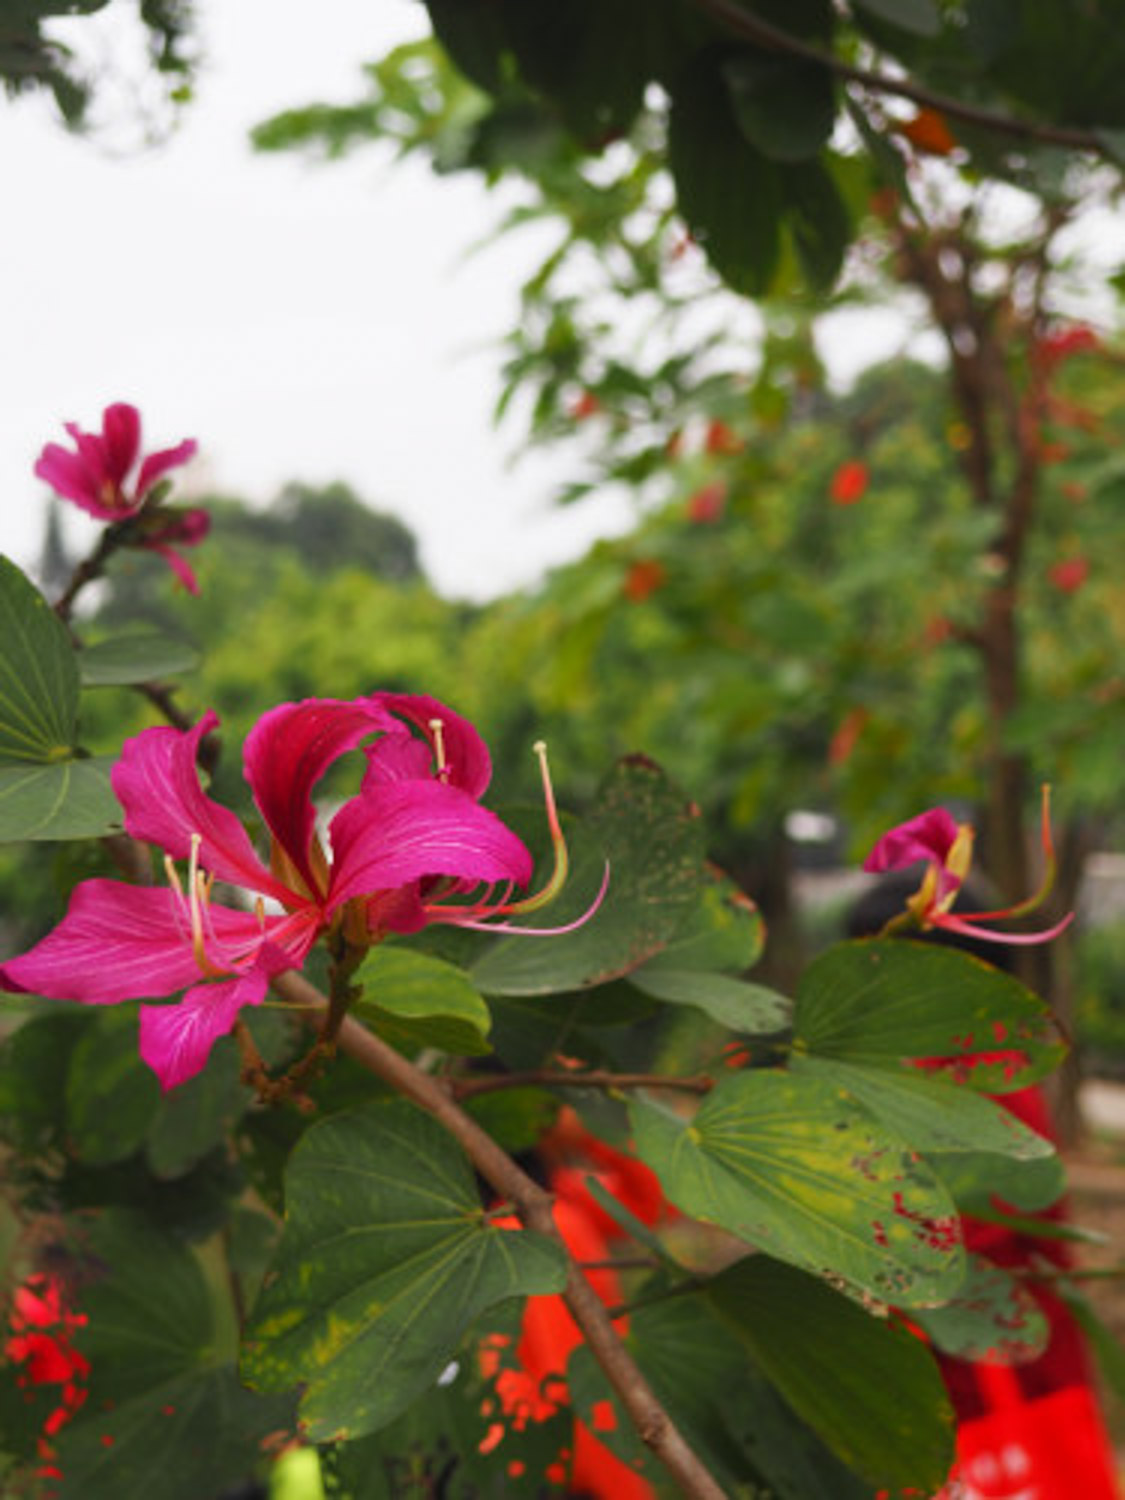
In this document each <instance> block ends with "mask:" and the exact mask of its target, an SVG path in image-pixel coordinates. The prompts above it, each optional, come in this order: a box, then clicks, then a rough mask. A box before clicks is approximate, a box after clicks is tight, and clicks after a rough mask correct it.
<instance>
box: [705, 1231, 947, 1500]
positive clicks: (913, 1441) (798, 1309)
mask: <svg viewBox="0 0 1125 1500" xmlns="http://www.w3.org/2000/svg"><path fill="white" fill-rule="evenodd" d="M707 1297H708V1300H709V1301H710V1302H711V1303H712V1305H713V1306H714V1307H715V1308H716V1310H717V1311H718V1312H719V1313H720V1315H721V1316H722V1317H723V1319H724V1320H725V1321H726V1323H727V1324H728V1326H729V1327H730V1328H731V1329H733V1331H734V1332H735V1333H736V1334H737V1336H738V1338H739V1339H740V1340H742V1342H743V1343H745V1344H746V1346H747V1347H748V1348H749V1350H750V1352H751V1354H752V1355H753V1357H754V1360H755V1362H756V1363H757V1364H758V1366H759V1368H760V1369H761V1370H762V1371H763V1372H764V1373H765V1375H766V1376H767V1377H768V1378H769V1379H770V1381H771V1382H772V1383H773V1384H774V1385H775V1386H776V1387H777V1389H778V1390H779V1391H780V1392H781V1394H782V1395H783V1396H784V1397H785V1399H786V1401H787V1402H788V1403H789V1405H790V1406H792V1408H793V1410H794V1411H795V1412H797V1413H798V1415H800V1416H801V1417H803V1418H804V1420H805V1421H806V1422H808V1423H809V1425H810V1426H811V1427H812V1428H813V1429H814V1430H815V1431H816V1432H818V1433H819V1434H820V1436H821V1437H822V1438H823V1439H824V1441H825V1442H826V1443H828V1444H829V1446H830V1447H831V1448H832V1449H833V1450H834V1451H835V1452H836V1453H838V1454H839V1455H840V1457H841V1458H842V1459H843V1460H844V1461H845V1463H847V1464H848V1466H849V1467H850V1468H853V1469H855V1470H857V1471H858V1472H859V1473H861V1474H864V1475H866V1476H867V1478H868V1479H870V1480H871V1481H872V1483H874V1484H877V1485H881V1486H887V1487H893V1488H895V1489H896V1490H897V1489H898V1488H900V1487H902V1488H912V1489H916V1490H917V1491H918V1492H920V1493H922V1494H932V1493H933V1492H934V1491H935V1490H937V1489H939V1488H940V1487H941V1485H942V1484H943V1483H944V1481H945V1477H946V1475H947V1474H948V1473H949V1468H950V1465H951V1463H952V1462H953V1456H954V1455H953V1436H954V1422H953V1413H952V1411H951V1409H950V1406H949V1402H948V1399H947V1398H946V1395H945V1389H944V1386H943V1384H942V1380H941V1376H940V1375H939V1373H938V1369H937V1366H936V1364H935V1363H934V1360H933V1358H932V1356H931V1355H930V1353H929V1351H928V1350H927V1349H926V1347H925V1345H924V1344H922V1343H921V1342H920V1341H919V1340H918V1339H917V1338H916V1337H914V1335H913V1334H910V1333H908V1332H907V1331H906V1330H905V1329H904V1328H901V1327H899V1326H898V1325H897V1324H896V1323H892V1322H889V1321H887V1320H886V1319H882V1318H876V1317H872V1316H871V1315H870V1314H869V1313H866V1312H864V1311H863V1309H862V1308H861V1307H859V1306H857V1305H856V1304H855V1303H854V1302H853V1301H851V1299H850V1298H847V1297H844V1296H841V1295H840V1294H839V1293H838V1292H834V1291H833V1290H832V1289H831V1287H829V1286H826V1285H825V1284H824V1283H823V1282H820V1281H817V1280H816V1279H815V1278H813V1277H810V1276H807V1275H804V1274H802V1273H801V1272H800V1271H796V1270H794V1269H793V1268H792V1267H790V1266H786V1265H782V1264H780V1263H779V1262H778V1261H775V1260H773V1259H771V1258H770V1257H769V1256H765V1255H755V1256H750V1257H747V1258H746V1259H745V1260H740V1261H738V1262H737V1263H736V1264H735V1265H733V1266H731V1267H730V1268H729V1269H728V1270H726V1271H723V1272H722V1273H721V1274H720V1275H719V1276H717V1277H715V1278H714V1280H712V1281H711V1282H710V1283H709V1284H708V1287H707Z"/></svg>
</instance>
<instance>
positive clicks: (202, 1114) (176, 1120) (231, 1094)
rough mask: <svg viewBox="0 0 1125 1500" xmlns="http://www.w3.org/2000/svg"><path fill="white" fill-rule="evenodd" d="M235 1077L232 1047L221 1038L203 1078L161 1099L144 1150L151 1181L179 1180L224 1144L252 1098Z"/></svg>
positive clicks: (237, 1070)
mask: <svg viewBox="0 0 1125 1500" xmlns="http://www.w3.org/2000/svg"><path fill="white" fill-rule="evenodd" d="M148 1071H149V1070H148V1069H147V1068H146V1069H145V1072H148ZM239 1073H240V1063H239V1058H238V1053H237V1051H236V1049H235V1047H234V1044H233V1043H232V1042H231V1041H230V1040H229V1039H228V1038H226V1037H221V1038H220V1039H219V1041H218V1042H217V1043H216V1045H215V1047H214V1049H213V1051H212V1053H211V1056H210V1057H209V1058H208V1060H207V1066H206V1067H205V1068H204V1069H203V1071H202V1073H197V1074H196V1075H195V1077H194V1078H189V1079H188V1080H187V1082H186V1083H182V1084H180V1085H179V1087H178V1088H174V1089H172V1090H171V1092H170V1093H167V1094H165V1095H164V1097H163V1099H162V1100H161V1102H160V1108H159V1109H158V1111H157V1113H156V1116H155V1119H154V1120H153V1122H152V1127H151V1129H150V1130H149V1132H148V1144H147V1146H146V1148H145V1149H146V1155H147V1157H148V1164H149V1167H150V1168H151V1170H152V1173H153V1175H154V1176H155V1177H161V1178H166V1179H172V1178H176V1177H182V1176H183V1174H184V1173H185V1172H190V1171H191V1169H192V1167H194V1166H195V1165H196V1164H197V1163H198V1162H201V1161H202V1160H203V1158H204V1157H205V1156H207V1155H208V1154H209V1153H210V1152H212V1151H213V1150H214V1149H215V1147H216V1146H218V1145H220V1144H221V1143H222V1142H223V1141H224V1140H225V1139H226V1137H227V1132H228V1131H229V1129H230V1128H231V1126H232V1125H233V1124H234V1122H235V1121H236V1120H237V1118H238V1116H239V1115H240V1114H241V1113H242V1111H243V1109H244V1108H245V1106H246V1104H247V1101H248V1099H249V1097H250V1095H249V1090H248V1089H246V1088H245V1087H244V1086H243V1084H242V1083H241V1081H240V1078H239Z"/></svg>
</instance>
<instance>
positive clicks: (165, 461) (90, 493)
mask: <svg viewBox="0 0 1125 1500" xmlns="http://www.w3.org/2000/svg"><path fill="white" fill-rule="evenodd" d="M64 425H65V427H66V430H67V432H68V433H69V434H70V437H71V440H72V442H73V444H74V447H73V448H64V447H63V446H62V445H61V444H59V443H48V444H47V445H46V447H45V448H44V449H43V451H42V453H40V455H39V458H38V461H37V462H36V465H35V473H36V475H37V477H38V478H40V479H42V480H43V481H44V482H45V483H46V484H49V485H50V486H51V488H52V489H53V490H54V491H55V493H56V494H57V495H61V496H62V498H63V499H64V500H70V501H71V502H72V503H73V504H75V505H77V506H78V507H79V509H81V510H84V511H86V513H87V514H88V515H91V516H93V517H94V518H95V519H96V520H98V521H105V522H106V523H107V524H110V525H112V524H114V523H116V522H120V521H128V520H133V519H137V520H138V521H139V522H140V523H141V535H140V537H139V539H138V541H137V543H136V545H138V546H141V547H146V548H149V549H150V550H151V551H154V552H159V553H160V554H161V556H162V557H164V559H165V561H166V562H167V563H168V564H169V566H170V567H171V568H172V570H173V572H175V574H176V576H177V577H178V578H179V579H180V580H181V581H182V582H183V583H184V585H185V586H186V587H187V588H188V589H190V590H191V592H192V593H196V592H197V587H196V582H195V575H194V574H193V573H192V571H191V569H190V568H189V567H188V565H187V563H185V562H184V560H183V558H181V557H180V556H179V554H178V553H176V552H173V551H172V549H171V547H170V545H169V544H170V543H171V542H179V544H180V545H181V546H185V547H191V546H195V545H196V544H197V543H198V542H201V541H202V540H203V538H204V537H205V536H206V534H207V531H208V528H209V526H210V517H209V516H208V514H207V512H206V511H204V510H199V509H195V510H188V511H179V512H163V513H161V512H160V510H159V508H157V509H155V510H154V509H149V508H146V502H148V501H150V500H151V498H152V495H153V491H154V489H155V487H156V485H157V484H158V483H159V481H160V480H162V479H163V478H164V477H165V475H167V474H168V472H169V471H170V470H172V469H175V468H179V467H180V465H181V464H186V463H187V462H188V461H189V460H190V459H192V458H193V457H194V456H195V452H196V446H197V445H196V443H195V440H194V439H193V438H186V439H185V440H184V441H183V442H182V443H178V444H177V445H176V446H175V447H174V448H162V449H160V450H159V451H158V452H156V453H150V454H148V455H147V456H146V457H144V458H141V417H140V413H139V412H138V411H137V408H136V407H135V406H130V405H129V404H128V403H127V402H125V401H117V402H114V404H113V405H112V406H107V407H106V409H105V411H104V412H103V413H102V430H101V432H100V434H99V433H90V432H83V431H82V429H81V428H80V427H79V426H78V425H77V423H75V422H67V423H65V424H64ZM138 461H139V467H138ZM134 470H136V476H135V478H133V480H132V483H131V484H130V476H131V475H133V472H134Z"/></svg>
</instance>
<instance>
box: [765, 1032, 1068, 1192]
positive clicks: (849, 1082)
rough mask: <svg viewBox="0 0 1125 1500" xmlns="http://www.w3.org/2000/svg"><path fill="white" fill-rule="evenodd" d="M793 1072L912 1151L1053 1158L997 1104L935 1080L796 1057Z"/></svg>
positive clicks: (1037, 1137) (1050, 1148)
mask: <svg viewBox="0 0 1125 1500" xmlns="http://www.w3.org/2000/svg"><path fill="white" fill-rule="evenodd" d="M793 1067H794V1070H795V1071H798V1072H808V1073H811V1074H814V1075H815V1076H816V1077H818V1078H823V1079H825V1080H826V1082H828V1083H829V1084H831V1085H833V1086H835V1087H836V1088H838V1089H841V1090H843V1091H846V1092H847V1093H849V1094H851V1095H853V1096H854V1097H855V1098H856V1099H858V1100H859V1101H860V1103H861V1104H863V1105H866V1107H867V1108H868V1109H869V1110H870V1111H871V1113H872V1114H873V1115H876V1116H877V1117H878V1118H879V1119H880V1120H882V1121H883V1123H884V1125H886V1126H888V1127H889V1128H890V1129H891V1130H894V1131H897V1133H898V1134H899V1135H901V1136H902V1138H903V1140H906V1141H909V1142H910V1144H911V1145H912V1146H913V1147H915V1149H916V1150H918V1151H931V1152H939V1151H942V1152H944V1151H971V1152H976V1151H988V1152H997V1153H998V1154H999V1155H1001V1156H1014V1157H1016V1158H1018V1159H1019V1160H1021V1161H1030V1160H1033V1159H1034V1158H1036V1157H1041V1156H1053V1155H1054V1147H1053V1146H1052V1145H1051V1143H1050V1141H1047V1140H1044V1138H1043V1137H1042V1136H1041V1135H1037V1134H1036V1132H1035V1131H1034V1130H1031V1129H1029V1128H1028V1126H1026V1125H1025V1124H1024V1123H1023V1121H1022V1120H1017V1119H1016V1117H1015V1115H1013V1114H1012V1113H1011V1112H1010V1111H1009V1110H1006V1109H1005V1108H1004V1106H1003V1105H1002V1104H997V1103H996V1102H995V1101H994V1100H992V1099H988V1098H986V1097H985V1096H984V1095H982V1094H976V1093H974V1092H973V1091H972V1090H971V1089H967V1088H965V1087H964V1086H963V1085H961V1084H957V1083H947V1082H945V1081H944V1080H943V1079H942V1078H941V1077H940V1076H938V1077H930V1076H928V1075H927V1074H925V1073H921V1074H914V1075H911V1074H910V1073H905V1072H901V1073H892V1072H890V1071H889V1070H888V1069H886V1068H873V1067H870V1066H869V1065H866V1064H863V1063H844V1062H838V1061H837V1060H836V1059H834V1058H826V1057H809V1056H797V1057H795V1058H794V1059H793ZM997 1168H998V1169H999V1163H997Z"/></svg>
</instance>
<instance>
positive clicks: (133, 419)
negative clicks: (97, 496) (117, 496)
mask: <svg viewBox="0 0 1125 1500" xmlns="http://www.w3.org/2000/svg"><path fill="white" fill-rule="evenodd" d="M90 441H91V443H95V442H98V439H97V438H92V439H91V440H90ZM100 446H101V451H102V456H103V461H104V463H105V467H106V477H107V478H108V479H110V480H111V481H112V482H113V483H114V484H115V485H116V486H117V487H118V488H120V486H121V485H122V484H123V483H124V482H125V477H126V475H127V474H128V473H129V470H130V469H131V468H132V467H133V465H134V464H135V463H136V461H137V454H138V453H139V452H140V447H141V414H140V412H139V411H138V410H137V408H136V407H135V406H130V405H129V403H128V402H127V401H115V402H114V403H113V405H112V406H107V407H106V409H105V411H104V412H102V436H101V440H100Z"/></svg>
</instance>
